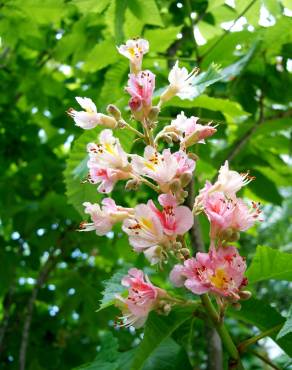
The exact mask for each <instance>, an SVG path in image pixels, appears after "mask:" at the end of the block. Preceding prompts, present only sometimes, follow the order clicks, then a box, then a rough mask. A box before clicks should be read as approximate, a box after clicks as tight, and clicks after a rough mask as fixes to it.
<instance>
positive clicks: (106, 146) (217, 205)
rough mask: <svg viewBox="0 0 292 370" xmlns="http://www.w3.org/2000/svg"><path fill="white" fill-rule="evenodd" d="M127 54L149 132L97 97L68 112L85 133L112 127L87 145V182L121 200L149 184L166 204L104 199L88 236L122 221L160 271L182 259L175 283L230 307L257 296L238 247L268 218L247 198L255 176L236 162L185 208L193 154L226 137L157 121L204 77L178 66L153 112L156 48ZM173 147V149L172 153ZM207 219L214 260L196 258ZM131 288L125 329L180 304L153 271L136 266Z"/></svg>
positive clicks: (130, 85) (192, 124) (135, 107)
mask: <svg viewBox="0 0 292 370" xmlns="http://www.w3.org/2000/svg"><path fill="white" fill-rule="evenodd" d="M117 50H118V52H119V53H120V54H122V55H123V56H125V57H126V58H128V59H129V62H130V73H129V76H128V82H127V86H126V87H125V91H126V92H127V93H128V94H129V95H130V100H129V103H128V107H129V110H130V112H131V117H132V119H135V120H136V121H137V122H138V127H140V129H141V130H140V131H139V130H137V129H136V128H134V127H133V126H131V125H130V124H129V123H127V122H126V121H125V120H124V118H123V117H122V113H121V112H120V110H119V109H118V108H117V107H116V106H114V105H112V104H111V105H109V106H108V107H107V112H108V114H103V113H99V112H98V111H97V108H96V106H95V104H94V103H93V102H92V100H91V99H89V98H80V97H77V98H76V100H77V102H78V103H79V104H80V106H81V107H82V108H83V111H76V110H74V109H73V108H70V109H69V110H68V114H69V115H70V116H71V117H72V118H73V119H74V121H75V124H76V125H77V126H79V127H81V128H83V129H93V128H95V127H96V126H103V127H105V129H104V130H102V131H101V132H100V134H99V137H98V141H97V142H91V143H89V144H88V145H87V152H88V156H89V160H88V163H87V166H88V177H87V180H88V181H89V182H90V183H92V184H97V186H98V187H97V190H98V192H100V193H106V194H108V193H111V192H112V191H113V190H114V187H115V185H116V183H117V182H118V181H126V184H125V189H126V190H137V189H138V188H139V186H141V185H142V184H144V185H146V186H149V187H150V188H151V189H152V190H154V191H156V192H157V198H155V199H149V200H148V202H147V203H145V204H138V205H136V206H135V207H134V208H128V207H123V206H120V205H117V204H116V203H115V201H114V200H113V199H112V198H104V199H103V200H102V202H101V205H100V204H91V203H89V202H85V203H84V207H85V213H87V214H88V215H89V216H90V218H91V222H82V223H81V225H80V231H91V230H95V232H96V234H97V235H106V234H107V233H108V232H109V231H111V230H112V228H113V226H114V225H115V224H116V223H121V224H122V230H123V231H124V232H125V233H126V234H127V235H128V237H129V244H130V245H131V246H132V247H133V250H134V251H135V252H137V253H144V255H145V257H146V258H147V259H148V260H149V261H150V263H151V264H158V266H162V264H164V263H170V261H171V260H173V259H174V258H176V259H177V262H178V263H177V264H176V265H175V266H174V267H173V269H172V271H171V273H170V281H171V282H172V283H173V285H174V286H176V287H185V288H186V289H188V290H190V291H191V292H192V293H194V294H197V295H201V294H206V293H211V294H213V295H215V296H216V297H217V299H219V300H221V301H222V300H223V301H224V302H225V303H224V304H226V302H227V303H231V304H233V303H234V302H237V301H238V300H239V299H243V298H244V297H247V295H248V294H247V292H245V291H243V289H244V287H245V286H246V285H247V279H246V278H245V277H244V273H245V270H246V263H245V259H244V258H243V257H241V256H240V254H239V252H238V250H237V249H236V248H235V247H234V246H232V245H231V244H230V243H232V242H234V241H237V240H238V238H239V232H241V231H245V230H247V229H248V228H250V227H251V226H253V225H254V223H255V221H256V220H258V219H259V215H260V210H259V205H258V204H256V203H252V205H251V206H248V205H247V204H246V203H245V202H244V200H243V199H241V198H239V197H238V195H237V193H238V192H239V190H240V189H241V188H242V187H243V186H245V185H247V184H248V183H249V182H250V181H251V180H252V178H251V177H250V176H249V175H248V174H240V173H238V172H236V171H233V170H230V169H229V164H228V162H226V163H225V164H224V165H223V166H222V167H221V168H220V170H219V175H218V179H217V181H216V182H215V183H214V184H212V183H210V182H206V184H205V186H204V187H203V189H201V191H200V192H199V194H198V196H197V197H196V199H195V202H194V204H193V205H192V208H193V209H191V208H189V207H188V206H186V205H183V204H184V203H185V200H186V198H187V195H188V192H187V190H186V187H187V185H188V184H189V183H190V182H191V180H192V178H193V173H194V170H195V168H196V160H197V159H198V157H197V156H196V155H195V154H194V153H193V152H191V151H190V150H189V149H190V147H192V146H193V145H194V144H198V143H204V142H205V139H207V138H209V137H210V136H212V135H214V134H215V132H216V131H217V130H216V127H215V126H213V125H212V124H211V122H210V123H208V124H206V125H203V124H201V123H200V121H199V118H198V117H194V116H191V117H187V116H186V115H185V113H184V112H183V111H182V112H181V113H179V114H178V115H177V117H176V118H174V119H173V120H171V121H170V122H169V124H168V125H165V126H164V127H163V128H162V129H161V130H158V129H157V121H158V117H159V112H160V110H161V109H162V107H163V104H164V103H165V102H166V101H168V100H170V99H172V98H173V97H174V96H177V97H179V98H181V99H192V98H193V97H194V96H195V94H196V86H195V81H196V78H195V77H196V75H197V74H198V73H199V71H198V70H197V69H193V70H192V71H191V72H190V73H189V72H188V71H187V69H186V68H185V67H182V68H180V67H179V64H178V62H176V63H175V65H174V66H173V68H172V70H171V71H170V73H169V76H168V81H169V85H168V86H167V87H166V88H165V89H164V90H163V92H162V94H161V95H160V99H159V102H158V104H157V105H153V94H154V89H155V75H154V74H153V73H152V72H151V71H149V70H142V61H143V56H144V55H145V54H146V53H147V52H148V50H149V43H148V41H146V40H143V39H133V40H128V41H127V42H126V44H125V45H121V46H119V47H118V48H117ZM113 130H130V131H131V132H134V133H135V134H136V135H137V136H138V138H139V139H142V140H143V142H144V143H145V148H144V153H143V154H142V153H139V154H137V153H135V154H131V153H127V152H126V151H125V150H124V148H123V147H122V145H121V143H120V140H119V139H118V138H117V137H116V136H115V135H114V132H113ZM163 141H165V142H166V143H168V144H170V146H171V147H170V148H167V147H166V148H165V146H164V144H163V143H162V142H163ZM172 148H176V149H172ZM200 212H203V213H204V214H205V215H206V216H207V218H208V220H209V222H210V248H209V251H208V252H206V253H197V254H196V256H195V257H190V247H189V246H188V244H187V240H186V239H187V238H185V234H186V233H187V232H188V231H189V230H190V229H191V228H192V226H193V223H194V215H196V214H198V213H200ZM170 257H171V258H170ZM121 284H122V285H123V286H124V287H125V288H127V290H128V294H127V295H124V294H123V295H117V296H116V305H117V306H118V307H119V308H120V309H121V310H122V312H123V316H122V317H121V318H120V323H121V325H123V326H130V325H134V326H135V327H141V326H142V325H143V324H144V323H145V321H146V319H147V317H148V314H149V312H150V311H152V310H156V311H158V312H160V313H161V312H162V313H167V312H169V310H170V309H171V306H172V305H174V304H178V303H177V302H178V301H180V300H178V299H176V298H174V297H172V296H171V295H170V294H169V293H168V292H166V291H165V290H163V289H160V288H158V287H156V286H154V285H153V284H152V283H151V282H150V280H149V278H148V277H147V276H146V275H144V273H143V271H141V270H138V269H136V268H132V269H130V270H129V272H128V275H127V276H125V277H124V278H123V279H122V281H121Z"/></svg>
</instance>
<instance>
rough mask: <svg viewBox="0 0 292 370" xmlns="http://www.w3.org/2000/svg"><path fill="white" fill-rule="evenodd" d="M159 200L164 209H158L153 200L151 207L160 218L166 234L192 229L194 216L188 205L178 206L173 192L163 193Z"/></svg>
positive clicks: (171, 234)
mask: <svg viewBox="0 0 292 370" xmlns="http://www.w3.org/2000/svg"><path fill="white" fill-rule="evenodd" d="M158 201H159V203H160V204H161V205H162V207H163V210H162V211H160V210H158V209H157V208H156V206H155V205H154V203H153V202H152V201H150V207H151V208H152V210H153V211H154V212H155V214H156V215H157V217H158V218H159V220H160V222H161V224H162V227H163V231H164V233H165V234H166V235H169V236H173V235H175V236H176V235H183V234H184V233H186V232H187V231H188V230H190V228H191V227H192V226H193V221H194V217H193V214H192V212H191V210H190V209H189V208H188V207H185V206H178V204H177V201H176V198H175V197H174V196H173V195H172V194H161V195H160V196H159V197H158Z"/></svg>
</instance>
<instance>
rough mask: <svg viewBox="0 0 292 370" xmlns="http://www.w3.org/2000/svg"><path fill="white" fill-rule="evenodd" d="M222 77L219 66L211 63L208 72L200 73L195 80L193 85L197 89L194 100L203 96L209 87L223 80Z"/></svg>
mask: <svg viewBox="0 0 292 370" xmlns="http://www.w3.org/2000/svg"><path fill="white" fill-rule="evenodd" d="M222 77H223V76H222V74H221V71H220V68H219V66H218V65H216V64H214V63H211V64H210V66H209V68H208V69H207V71H205V72H202V73H200V74H199V75H198V76H196V77H195V78H194V79H193V82H192V85H193V87H194V88H195V89H196V92H195V93H194V96H193V98H196V97H197V96H199V95H201V94H202V93H203V92H204V91H205V90H206V88H207V87H208V86H210V85H213V84H214V83H215V82H217V81H220V80H222Z"/></svg>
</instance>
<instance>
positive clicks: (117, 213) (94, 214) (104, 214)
mask: <svg viewBox="0 0 292 370" xmlns="http://www.w3.org/2000/svg"><path fill="white" fill-rule="evenodd" d="M101 204H102V207H100V205H99V204H96V203H95V204H92V203H90V202H85V203H83V205H84V207H85V213H87V214H89V215H90V217H91V220H92V222H90V223H87V222H82V223H81V225H80V231H91V230H95V232H96V234H97V235H100V236H101V235H106V234H107V233H108V232H109V231H111V229H112V227H113V225H114V224H116V223H118V222H121V221H123V220H124V219H126V218H127V217H129V216H130V215H132V214H133V208H125V207H120V206H117V205H116V202H115V201H114V200H113V199H111V198H104V199H103V200H102V202H101Z"/></svg>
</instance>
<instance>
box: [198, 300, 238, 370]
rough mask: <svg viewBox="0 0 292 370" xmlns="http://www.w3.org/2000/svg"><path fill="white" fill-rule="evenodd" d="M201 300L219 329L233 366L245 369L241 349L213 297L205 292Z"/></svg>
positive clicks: (214, 324)
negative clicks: (215, 305)
mask: <svg viewBox="0 0 292 370" xmlns="http://www.w3.org/2000/svg"><path fill="white" fill-rule="evenodd" d="M201 301H202V303H203V306H204V308H205V310H206V313H207V314H208V315H209V317H210V320H211V322H212V324H213V326H214V327H215V329H216V330H217V332H218V334H219V336H220V338H221V340H222V343H223V345H224V347H225V348H226V350H227V352H228V354H229V356H230V359H231V361H230V362H231V363H232V365H233V366H235V367H234V368H235V369H238V370H243V369H244V367H243V365H242V363H241V360H240V354H239V351H238V349H237V348H236V345H235V344H234V342H233V340H232V338H231V336H230V334H229V332H228V330H227V329H226V327H225V325H224V322H223V321H222V320H220V317H219V314H218V312H217V310H216V308H215V307H214V305H213V303H212V302H211V299H210V298H209V296H208V294H203V295H202V296H201Z"/></svg>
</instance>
